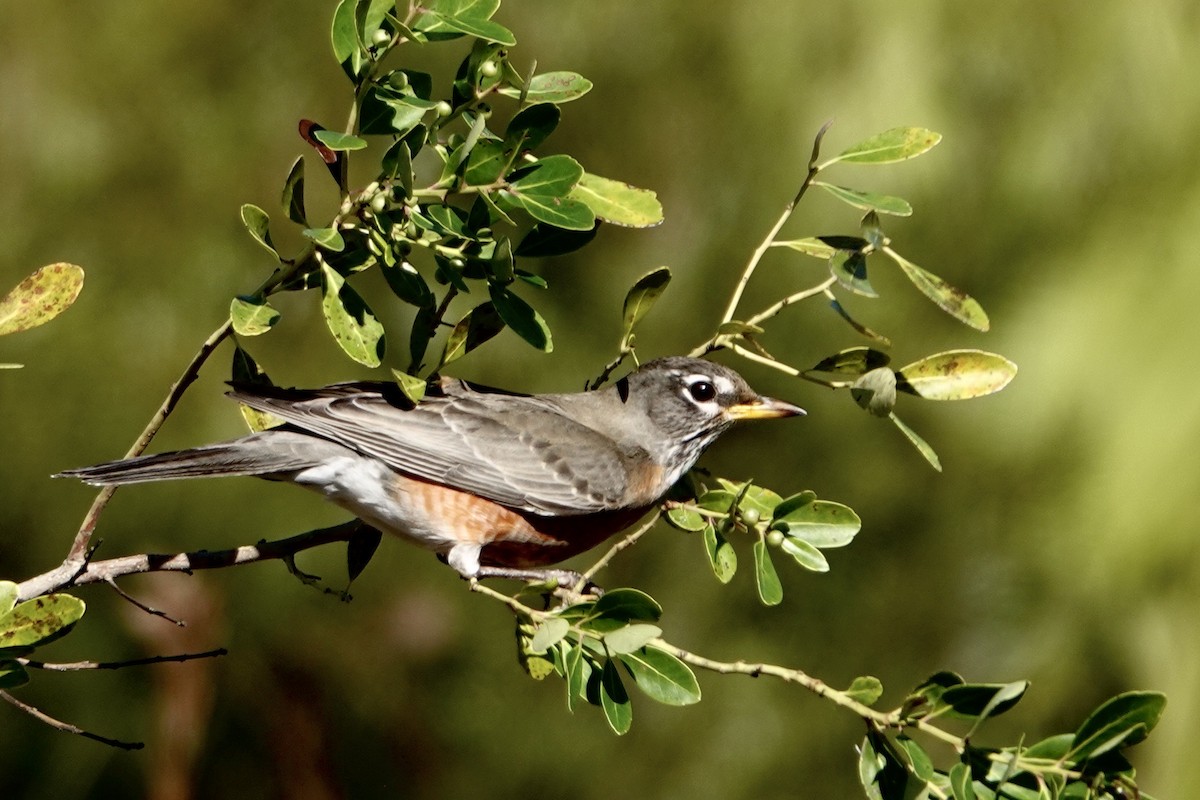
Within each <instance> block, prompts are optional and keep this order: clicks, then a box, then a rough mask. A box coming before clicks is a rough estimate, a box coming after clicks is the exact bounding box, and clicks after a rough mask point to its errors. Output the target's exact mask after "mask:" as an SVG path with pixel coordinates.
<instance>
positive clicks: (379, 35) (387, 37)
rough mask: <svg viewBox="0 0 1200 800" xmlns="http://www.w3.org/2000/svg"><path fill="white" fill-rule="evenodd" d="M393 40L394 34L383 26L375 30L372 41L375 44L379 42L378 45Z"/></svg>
mask: <svg viewBox="0 0 1200 800" xmlns="http://www.w3.org/2000/svg"><path fill="white" fill-rule="evenodd" d="M391 40H392V35H391V34H390V33H388V32H387V31H385V30H384V29H383V28H377V29H376V30H375V32H374V33H373V34H371V42H372V43H373V44H377V45H378V44H387V43H388V42H390V41H391Z"/></svg>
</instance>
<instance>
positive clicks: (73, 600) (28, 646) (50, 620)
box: [0, 594, 86, 653]
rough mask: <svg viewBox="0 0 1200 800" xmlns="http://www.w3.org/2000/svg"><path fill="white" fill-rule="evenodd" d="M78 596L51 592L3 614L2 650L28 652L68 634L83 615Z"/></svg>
mask: <svg viewBox="0 0 1200 800" xmlns="http://www.w3.org/2000/svg"><path fill="white" fill-rule="evenodd" d="M85 608H86V606H85V605H84V603H83V601H82V600H80V599H79V598H78V597H73V596H72V595H69V594H51V595H47V596H45V597H35V598H34V599H32V600H26V601H25V602H24V603H19V604H17V605H16V606H14V607H13V608H12V610H10V611H9V612H8V613H6V614H4V615H3V616H0V653H3V652H5V651H9V650H11V651H14V652H27V651H29V650H32V649H33V648H35V647H40V646H41V645H44V644H48V643H50V642H52V641H54V640H55V639H57V638H59V637H60V636H65V635H66V634H67V633H68V632H69V631H70V630H71V628H72V627H73V626H74V625H75V623H76V622H78V621H79V620H80V618H81V617H83V612H84V610H85Z"/></svg>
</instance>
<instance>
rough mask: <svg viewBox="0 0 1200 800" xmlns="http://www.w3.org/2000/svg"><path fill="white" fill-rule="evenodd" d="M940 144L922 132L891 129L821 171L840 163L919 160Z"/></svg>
mask: <svg viewBox="0 0 1200 800" xmlns="http://www.w3.org/2000/svg"><path fill="white" fill-rule="evenodd" d="M941 140H942V135H941V134H940V133H934V132H933V131H931V130H926V129H925V128H892V129H891V130H887V131H884V132H883V133H879V134H876V135H875V136H872V137H871V138H869V139H864V140H863V141H861V142H859V143H858V144H856V145H853V146H852V147H848V148H846V149H845V150H843V151H842V152H841V153H839V154H838V155H836V156H834V157H833V158H832V159H830V160H829V161H827V162H825V163H824V164H822V165H821V168H822V169H824V168H825V167H827V166H829V165H830V164H834V163H836V162H838V161H842V162H845V163H848V164H891V163H893V162H896V161H904V160H905V159H909V158H913V157H915V156H919V155H921V154H922V153H924V152H926V151H928V150H929V149H930V148H932V147H933V146H934V145H936V144H937V143H938V142H940V141H941Z"/></svg>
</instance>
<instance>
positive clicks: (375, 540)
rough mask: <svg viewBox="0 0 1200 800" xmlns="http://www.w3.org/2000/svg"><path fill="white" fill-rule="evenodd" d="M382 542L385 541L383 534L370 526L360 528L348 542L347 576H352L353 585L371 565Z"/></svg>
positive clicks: (350, 578)
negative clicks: (368, 565)
mask: <svg viewBox="0 0 1200 800" xmlns="http://www.w3.org/2000/svg"><path fill="white" fill-rule="evenodd" d="M381 541H383V534H382V533H380V532H379V531H378V530H376V529H375V528H372V527H370V526H369V525H362V526H360V527H359V529H358V530H357V531H355V532H354V534H353V535H351V537H350V539H349V540H347V542H346V574H347V575H349V576H350V577H349V580H350V582H351V583H353V582H354V580H355V579H356V578H358V576H359V575H361V574H362V571H363V570H364V569H366V568H367V564H370V563H371V559H372V558H374V557H375V552H376V551H377V550H378V549H379V543H380V542H381Z"/></svg>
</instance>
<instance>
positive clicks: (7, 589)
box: [0, 581, 19, 614]
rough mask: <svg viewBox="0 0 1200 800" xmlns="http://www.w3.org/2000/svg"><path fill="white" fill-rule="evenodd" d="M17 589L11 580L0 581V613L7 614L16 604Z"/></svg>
mask: <svg viewBox="0 0 1200 800" xmlns="http://www.w3.org/2000/svg"><path fill="white" fill-rule="evenodd" d="M18 591H19V589H18V587H17V585H16V584H15V583H13V582H12V581H0V614H7V613H8V612H10V611H12V610H13V608H14V607H15V606H16V605H17V594H18Z"/></svg>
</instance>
